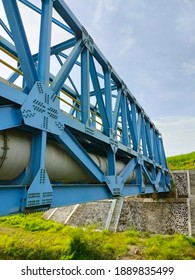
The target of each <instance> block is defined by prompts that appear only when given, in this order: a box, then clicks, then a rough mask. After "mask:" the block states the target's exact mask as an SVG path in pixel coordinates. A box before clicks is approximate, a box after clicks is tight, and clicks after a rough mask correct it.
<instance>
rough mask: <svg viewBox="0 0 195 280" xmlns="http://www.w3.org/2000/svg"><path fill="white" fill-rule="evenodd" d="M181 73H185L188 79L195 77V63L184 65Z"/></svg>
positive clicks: (185, 63)
mask: <svg viewBox="0 0 195 280" xmlns="http://www.w3.org/2000/svg"><path fill="white" fill-rule="evenodd" d="M180 72H182V73H184V74H185V75H186V76H188V77H190V76H193V75H195V63H194V64H193V63H187V62H184V63H182V65H181V70H180Z"/></svg>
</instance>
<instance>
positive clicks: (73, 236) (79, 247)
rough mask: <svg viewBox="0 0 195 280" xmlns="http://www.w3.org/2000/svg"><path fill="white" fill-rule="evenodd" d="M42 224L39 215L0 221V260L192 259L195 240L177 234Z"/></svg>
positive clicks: (49, 222)
mask: <svg viewBox="0 0 195 280" xmlns="http://www.w3.org/2000/svg"><path fill="white" fill-rule="evenodd" d="M94 229H95V228H94V227H93V228H92V227H90V228H87V229H81V228H72V227H67V226H64V225H61V224H58V223H56V222H53V221H46V220H44V219H43V217H42V213H35V214H28V215H24V214H22V215H15V216H9V217H2V218H0V259H2V260H3V259H4V260H6V259H7V260H8V259H9V260H16V259H19V260H20V259H21V260H38V259H41V260H46V259H48V260H54V259H55V260H60V259H61V260H71V259H72V260H84V259H87V260H90V259H91V260H97V259H99V260H100V259H101V260H104V259H108V260H115V259H144V260H149V259H152V260H153V259H155V260H189V259H191V260H192V259H195V239H194V238H190V237H187V236H184V235H181V234H175V235H171V236H165V235H150V234H149V233H144V232H138V231H135V230H128V231H126V232H121V233H119V232H118V233H111V232H109V231H107V230H104V231H101V232H100V231H95V230H94Z"/></svg>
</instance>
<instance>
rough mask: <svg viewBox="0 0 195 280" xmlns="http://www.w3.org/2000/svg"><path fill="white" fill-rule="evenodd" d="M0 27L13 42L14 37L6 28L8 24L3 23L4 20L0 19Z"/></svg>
mask: <svg viewBox="0 0 195 280" xmlns="http://www.w3.org/2000/svg"><path fill="white" fill-rule="evenodd" d="M0 25H1V26H2V27H3V29H4V30H5V32H6V33H7V34H8V35H9V37H10V38H11V39H12V40H13V36H12V34H11V32H10V30H9V28H8V27H7V26H6V24H5V23H4V22H3V20H2V19H1V18H0Z"/></svg>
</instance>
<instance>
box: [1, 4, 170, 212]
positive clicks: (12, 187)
mask: <svg viewBox="0 0 195 280" xmlns="http://www.w3.org/2000/svg"><path fill="white" fill-rule="evenodd" d="M17 2H18V1H17V0H14V1H12V0H3V4H4V9H5V13H6V15H7V18H8V22H9V27H8V26H6V25H5V24H4V22H2V21H0V25H1V27H2V28H3V29H4V30H5V32H6V33H7V34H8V35H9V37H10V38H13V43H11V42H10V41H8V39H6V38H3V37H0V48H1V50H3V51H4V52H6V54H8V55H10V56H11V57H12V58H14V59H16V60H17V61H18V69H16V70H17V71H14V72H13V73H12V75H11V76H10V77H9V78H8V79H7V80H5V78H4V79H2V78H1V79H0V134H1V132H3V131H6V130H8V131H9V130H10V129H13V128H14V129H15V130H16V131H17V132H18V133H22V132H23V131H27V132H28V134H30V135H31V136H32V144H31V156H30V160H29V165H28V166H26V168H25V170H23V172H22V174H18V177H17V178H15V179H14V180H13V179H12V180H6V181H5V180H4V181H1V179H0V215H7V214H12V213H18V212H24V211H31V210H32V209H43V208H48V207H56V206H63V205H67V204H74V203H83V202H88V201H92V200H100V199H108V198H112V197H113V196H129V195H138V194H146V193H153V192H155V193H158V192H168V191H170V177H169V170H168V167H167V163H166V157H165V152H164V147H163V142H162V137H161V134H160V132H159V131H158V130H157V128H156V127H155V126H154V124H153V123H152V122H151V120H150V118H149V117H148V116H147V115H146V113H145V112H144V110H143V108H142V107H141V106H140V105H139V104H138V102H137V101H136V99H135V97H134V96H133V95H132V93H131V92H130V91H129V89H128V88H127V86H126V84H125V83H124V81H123V80H122V79H121V78H120V77H119V76H118V74H117V73H116V71H115V70H114V69H113V68H112V66H111V65H110V63H109V62H108V61H107V59H106V58H105V57H104V55H103V54H102V53H101V51H100V50H99V48H98V47H97V45H96V44H95V43H94V41H93V39H92V38H91V37H90V35H89V34H88V32H87V31H86V29H85V28H84V27H83V26H82V25H81V23H80V22H79V21H78V19H77V18H76V17H75V16H74V15H73V13H72V12H71V11H70V9H69V8H68V7H67V5H66V4H65V2H64V1H63V0H55V1H52V0H43V1H42V8H41V9H39V8H37V7H36V6H35V5H34V4H33V3H31V2H30V1H27V0H19V2H21V3H22V4H25V5H27V6H28V7H29V8H30V9H32V10H33V11H35V12H37V13H39V14H40V16H41V26H40V32H39V38H40V39H39V42H38V50H39V51H38V53H34V54H31V51H30V47H29V43H28V40H27V37H28V36H27V35H26V33H25V28H24V25H23V24H24V23H23V21H22V17H21V14H20V10H19V8H18V5H17ZM53 9H55V11H56V12H57V13H58V14H59V15H60V16H61V18H62V19H63V20H64V22H63V23H62V22H60V21H58V20H56V19H54V18H52V10H53ZM52 24H56V25H57V26H58V27H59V28H62V29H63V31H64V32H65V33H66V32H67V33H68V34H69V35H68V37H67V39H66V40H65V41H62V42H60V43H58V44H56V45H53V46H52V45H51V29H52ZM66 24H67V25H66ZM70 36H71V38H70ZM64 38H65V37H64ZM66 51H69V52H68V53H66ZM54 57H55V58H56V61H57V63H59V65H60V70H59V71H58V72H57V73H54V74H53V73H51V70H52V69H51V67H50V65H51V59H52V58H54ZM75 68H76V69H77V70H78V69H79V70H78V72H79V75H80V89H79V87H78V85H77V83H76V80H75V77H71V75H72V71H73V69H75ZM12 69H13V70H14V68H12ZM18 70H19V71H18ZM21 71H22V75H23V84H22V87H21V89H20V88H19V87H18V86H16V85H17V83H16V82H17V79H18V77H19V76H20V73H21ZM78 77H79V76H78ZM78 77H77V79H78ZM67 81H69V84H68V83H67ZM13 83H16V85H13ZM62 94H65V95H66V98H69V99H70V100H72V101H71V102H72V103H71V104H70V101H67V100H68V99H66V100H65V104H66V105H68V106H71V109H69V110H67V111H65V113H64V112H63V111H62V110H66V109H61V107H60V104H61V103H60V102H61V101H60V100H61V99H62V98H61V95H62ZM59 99H60V100H59ZM48 139H51V140H52V141H54V140H55V141H56V143H58V144H59V145H61V147H62V148H63V149H64V150H65V151H66V152H67V153H68V154H69V155H71V157H72V158H73V159H74V161H75V162H77V163H78V164H79V165H80V166H81V167H82V168H83V169H84V170H85V172H86V173H87V174H88V175H89V176H90V177H91V178H93V180H95V183H93V184H92V183H89V182H86V183H79V182H77V183H74V184H73V183H69V184H65V183H63V182H53V181H51V180H50V178H49V176H48V174H47V170H46V167H45V162H46V147H47V141H48ZM86 143H88V144H86ZM89 152H90V153H91V152H93V153H94V154H99V155H101V156H103V157H104V158H106V160H107V171H102V170H101V168H100V167H99V166H98V165H97V163H95V161H93V159H92V158H91V157H90V156H89ZM118 161H120V162H123V164H124V167H123V169H122V170H120V172H118V171H117V162H118ZM0 168H1V167H0ZM129 178H131V180H130V179H129Z"/></svg>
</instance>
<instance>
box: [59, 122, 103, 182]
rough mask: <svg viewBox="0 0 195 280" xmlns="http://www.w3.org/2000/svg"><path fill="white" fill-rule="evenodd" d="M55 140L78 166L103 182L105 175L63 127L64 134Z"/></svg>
mask: <svg viewBox="0 0 195 280" xmlns="http://www.w3.org/2000/svg"><path fill="white" fill-rule="evenodd" d="M55 138H56V140H57V141H58V142H59V143H60V144H61V145H62V146H63V147H64V149H65V150H66V151H68V153H69V154H71V155H72V157H73V158H74V159H75V161H77V162H79V164H80V165H81V166H82V167H83V168H84V169H85V170H86V171H87V172H88V173H89V174H90V175H91V176H92V177H93V178H95V179H97V180H98V181H99V182H101V183H102V182H103V181H104V180H105V175H104V173H103V172H102V171H101V169H100V168H99V167H98V166H97V165H96V163H95V162H94V161H93V160H92V159H91V158H90V156H89V155H88V154H87V152H86V151H85V150H84V149H83V147H82V146H81V145H80V144H79V143H78V141H77V140H76V139H75V137H74V136H73V135H72V134H71V133H70V132H69V130H68V129H67V128H66V127H65V128H64V132H63V133H62V135H60V136H55Z"/></svg>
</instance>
